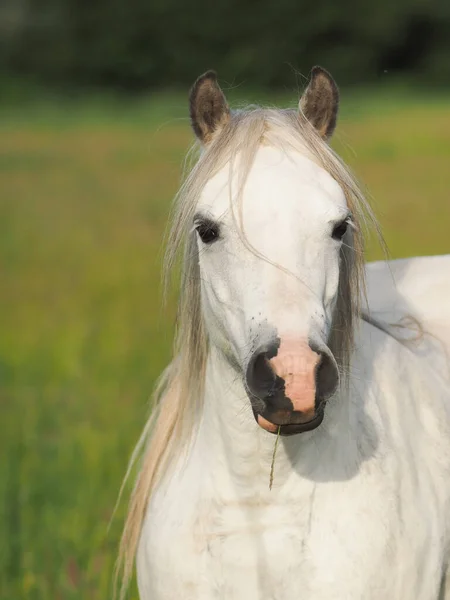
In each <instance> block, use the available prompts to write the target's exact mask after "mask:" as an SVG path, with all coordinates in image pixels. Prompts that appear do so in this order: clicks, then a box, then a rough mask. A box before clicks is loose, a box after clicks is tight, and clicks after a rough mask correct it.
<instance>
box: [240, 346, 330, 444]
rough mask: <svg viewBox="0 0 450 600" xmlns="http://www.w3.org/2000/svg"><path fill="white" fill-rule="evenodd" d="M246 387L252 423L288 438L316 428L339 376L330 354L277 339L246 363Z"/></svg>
mask: <svg viewBox="0 0 450 600" xmlns="http://www.w3.org/2000/svg"><path fill="white" fill-rule="evenodd" d="M246 384H247V390H248V393H249V397H250V400H251V403H252V408H253V413H254V415H255V418H256V421H257V423H258V424H259V425H260V426H261V427H262V428H263V429H265V430H266V431H269V432H270V433H278V430H279V431H280V434H281V435H293V434H296V433H302V432H305V431H311V430H312V429H315V428H316V427H318V426H319V425H320V424H321V423H322V420H323V417H324V406H325V401H326V400H327V399H328V398H329V397H330V396H331V395H332V394H334V392H335V391H336V388H337V386H338V384H339V374H338V369H337V365H336V361H335V360H334V357H333V355H332V354H331V352H330V350H329V349H328V348H327V347H326V346H323V347H320V348H319V347H318V346H316V345H315V344H312V343H308V342H307V341H305V340H304V339H292V338H287V339H281V340H277V342H274V343H272V344H270V345H267V346H265V347H261V348H260V349H259V350H258V351H256V352H255V353H254V354H253V356H252V357H251V359H250V361H249V364H248V367H247V374H246Z"/></svg>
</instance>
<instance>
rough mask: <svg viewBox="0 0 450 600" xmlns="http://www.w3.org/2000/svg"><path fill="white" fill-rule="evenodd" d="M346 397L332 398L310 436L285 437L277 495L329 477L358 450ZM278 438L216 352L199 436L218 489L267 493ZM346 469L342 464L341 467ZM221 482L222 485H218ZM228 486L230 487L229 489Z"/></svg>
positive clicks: (277, 460) (210, 362) (278, 467)
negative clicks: (266, 428)
mask: <svg viewBox="0 0 450 600" xmlns="http://www.w3.org/2000/svg"><path fill="white" fill-rule="evenodd" d="M350 416H351V415H350V414H349V406H348V402H347V399H346V398H334V399H333V406H329V407H328V409H327V416H326V420H325V422H324V423H323V424H322V426H321V427H320V428H319V429H317V430H315V431H312V432H308V433H303V434H300V435H296V436H292V437H281V438H280V439H279V444H278V447H277V452H276V458H275V465H274V484H273V490H272V492H271V495H270V497H271V498H274V496H276V494H277V490H281V489H283V490H289V489H291V488H292V486H293V485H294V486H295V485H298V484H299V482H300V481H301V480H308V481H309V482H311V481H313V480H316V479H317V477H320V478H322V477H327V474H326V473H325V471H327V470H329V469H330V468H333V464H334V463H335V462H336V461H343V462H345V460H347V459H349V460H350V461H352V460H353V459H352V458H351V455H352V454H354V452H355V451H356V450H355V448H354V447H353V446H354V445H355V442H352V441H351V436H348V435H344V436H343V435H342V430H343V428H344V431H346V432H347V433H348V430H349V426H350ZM275 441H276V436H275V435H273V434H270V433H267V432H266V431H264V430H262V429H261V428H260V427H259V426H258V425H257V424H256V421H255V419H254V416H253V413H252V410H251V406H250V401H249V399H248V396H247V393H246V391H245V389H244V386H243V384H242V377H241V376H240V375H239V374H238V373H236V371H235V370H234V369H233V368H232V367H231V366H230V365H229V364H228V363H227V362H226V361H225V359H224V358H223V357H222V355H221V354H220V353H219V352H218V351H216V350H214V349H212V350H211V352H210V355H209V359H208V366H207V372H206V382H205V402H204V410H203V418H202V421H201V424H200V428H199V431H198V436H197V449H198V450H199V452H201V454H202V463H203V464H204V465H205V461H206V464H207V465H208V468H209V470H210V471H211V473H210V478H211V479H212V480H214V481H215V482H216V483H215V487H216V489H218V488H219V487H222V488H223V486H224V484H225V482H226V483H227V484H228V486H229V488H230V489H233V490H234V491H235V492H237V493H238V494H242V495H243V496H247V495H249V494H252V495H257V496H258V497H260V498H261V497H262V495H263V496H265V495H266V494H268V493H269V477H270V471H271V463H272V457H273V453H274V445H275ZM341 467H342V468H345V467H344V465H343V464H342V465H341ZM218 477H220V478H221V481H220V482H217V478H218ZM225 487H226V485H225Z"/></svg>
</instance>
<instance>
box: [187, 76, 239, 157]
mask: <svg viewBox="0 0 450 600" xmlns="http://www.w3.org/2000/svg"><path fill="white" fill-rule="evenodd" d="M189 112H190V116H191V125H192V129H193V130H194V133H195V135H196V136H197V137H198V139H199V140H200V141H201V142H202V143H203V144H205V145H206V144H208V143H209V142H210V141H211V140H212V138H213V135H214V134H215V133H218V131H219V130H220V129H222V127H224V125H226V124H227V122H228V121H229V119H230V108H229V106H228V103H227V100H226V98H225V96H224V93H223V92H222V90H221V89H220V86H219V84H218V83H217V75H216V73H215V72H214V71H207V72H206V73H204V74H203V75H201V76H200V77H199V78H198V79H197V81H196V82H195V83H194V85H193V86H192V88H191V92H190V94H189Z"/></svg>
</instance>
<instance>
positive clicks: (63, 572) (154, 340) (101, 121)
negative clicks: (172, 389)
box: [0, 92, 450, 600]
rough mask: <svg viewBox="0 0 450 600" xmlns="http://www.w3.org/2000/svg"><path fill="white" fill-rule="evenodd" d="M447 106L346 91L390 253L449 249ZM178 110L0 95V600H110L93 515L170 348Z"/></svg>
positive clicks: (105, 547) (111, 545) (342, 141)
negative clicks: (166, 277)
mask: <svg viewBox="0 0 450 600" xmlns="http://www.w3.org/2000/svg"><path fill="white" fill-rule="evenodd" d="M256 98H257V96H256V95H255V97H254V98H253V97H252V98H251V99H252V100H253V99H256ZM52 106H53V108H52ZM446 106H448V104H447V105H446V104H445V102H443V101H442V100H441V99H437V100H436V101H430V100H424V99H421V100H420V99H419V100H414V99H412V98H408V99H407V100H406V99H405V98H404V99H403V101H401V98H400V99H399V98H398V97H397V95H396V96H395V97H393V99H392V102H389V96H388V94H387V93H386V92H385V93H384V94H383V96H382V97H381V96H380V97H379V99H378V102H377V97H373V95H372V94H370V95H369V94H366V95H364V94H361V93H358V94H357V93H356V92H355V94H354V95H352V94H349V96H348V103H347V107H346V108H344V115H343V119H342V123H341V125H340V127H339V129H338V135H337V137H336V141H335V147H336V148H337V149H338V151H339V152H341V153H342V154H343V155H344V157H345V159H346V160H347V161H348V162H350V163H351V165H352V166H353V168H354V170H355V171H356V173H357V175H358V176H359V177H360V179H362V180H363V181H364V183H365V184H366V185H367V187H368V189H369V190H370V192H371V195H372V196H373V198H374V201H373V204H374V206H375V211H376V213H377V214H378V216H379V218H380V220H381V223H382V226H383V230H384V232H385V236H386V240H387V243H388V246H389V248H390V250H391V254H392V256H394V257H398V256H408V255H412V254H424V253H426V254H429V253H430V254H431V253H444V252H449V251H450V237H449V235H448V228H449V224H450V202H449V199H448V196H449V194H448V190H449V189H450V169H449V168H448V165H449V160H450V112H449V111H448V109H447V108H446ZM344 107H345V103H344ZM184 116H185V105H184V99H181V98H180V97H178V96H173V97H170V96H167V97H163V98H159V99H156V100H153V101H152V102H151V103H149V105H148V106H147V105H145V103H143V102H141V103H140V104H134V105H126V104H115V105H113V106H105V107H103V111H102V104H101V103H100V102H97V103H95V102H94V103H92V104H89V103H85V104H83V105H82V107H81V108H80V107H78V108H77V105H72V107H71V108H70V107H69V108H68V107H67V106H56V105H52V104H46V105H45V106H43V107H41V108H36V107H35V108H34V109H33V106H32V105H30V106H28V107H25V108H22V109H11V108H8V109H4V110H0V134H1V135H0V186H1V187H0V189H1V200H0V289H1V294H0V332H1V335H0V402H1V414H2V418H1V436H0V461H1V463H0V511H1V513H0V523H1V530H0V531H1V533H2V535H1V536H0V597H1V598H2V600H3V599H4V600H10V599H13V598H14V599H15V598H32V599H51V600H53V599H61V600H63V599H64V600H66V599H72V598H83V599H84V598H93V599H94V598H95V599H98V600H100V599H101V600H103V599H105V598H109V597H110V580H111V572H112V568H113V563H114V559H115V552H116V544H117V539H118V536H119V532H120V525H121V518H122V516H123V512H124V507H122V508H121V509H120V510H119V513H118V517H117V519H115V520H114V521H113V524H112V527H111V530H110V531H109V533H108V532H107V526H108V523H109V520H110V518H111V514H112V509H113V506H114V503H115V500H116V494H117V491H118V489H119V486H120V482H121V478H122V476H123V473H124V471H125V466H126V463H127V460H128V457H129V455H130V452H131V449H132V447H133V444H134V442H135V441H136V439H137V436H138V434H139V431H140V430H141V428H142V426H143V423H144V420H145V418H146V415H147V411H148V405H147V400H148V397H149V395H150V392H151V389H152V385H153V382H154V380H155V378H156V377H157V375H158V374H159V372H160V371H161V369H162V368H163V366H164V365H165V363H166V362H167V360H168V357H169V352H170V346H171V331H172V317H173V305H172V304H173V303H172V304H170V306H169V310H168V311H167V312H163V311H161V308H160V286H159V279H160V259H161V254H162V253H161V243H162V238H163V232H164V227H165V223H166V218H167V213H168V209H169V204H170V200H171V198H172V196H173V194H174V193H175V191H176V189H177V187H178V183H179V175H180V171H181V163H182V158H183V156H184V153H185V151H186V149H187V147H188V145H189V144H190V142H191V139H192V138H191V134H190V131H189V127H188V123H187V120H186V119H185V118H183V117H184ZM368 256H369V257H370V258H379V257H381V256H382V254H381V251H380V249H379V248H377V247H376V246H375V244H374V242H371V243H369V246H368Z"/></svg>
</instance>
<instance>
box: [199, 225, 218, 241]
mask: <svg viewBox="0 0 450 600" xmlns="http://www.w3.org/2000/svg"><path fill="white" fill-rule="evenodd" d="M195 229H196V231H197V233H198V235H199V236H200V239H201V240H202V242H203V243H204V244H212V242H215V241H216V240H217V239H218V238H219V226H218V225H217V224H216V223H213V222H210V221H205V222H204V223H199V224H198V225H197V226H196V227H195Z"/></svg>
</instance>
